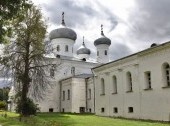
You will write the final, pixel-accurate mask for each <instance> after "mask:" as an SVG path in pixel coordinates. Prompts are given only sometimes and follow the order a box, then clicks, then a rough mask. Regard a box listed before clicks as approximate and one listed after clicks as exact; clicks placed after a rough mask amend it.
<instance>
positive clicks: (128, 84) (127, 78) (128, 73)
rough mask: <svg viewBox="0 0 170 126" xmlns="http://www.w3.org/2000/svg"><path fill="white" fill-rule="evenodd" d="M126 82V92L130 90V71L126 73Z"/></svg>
mask: <svg viewBox="0 0 170 126" xmlns="http://www.w3.org/2000/svg"><path fill="white" fill-rule="evenodd" d="M126 82H127V92H131V91H132V75H131V73H130V72H127V73H126Z"/></svg>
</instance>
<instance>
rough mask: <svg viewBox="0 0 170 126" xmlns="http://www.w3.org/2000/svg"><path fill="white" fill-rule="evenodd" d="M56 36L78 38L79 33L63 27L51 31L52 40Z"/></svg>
mask: <svg viewBox="0 0 170 126" xmlns="http://www.w3.org/2000/svg"><path fill="white" fill-rule="evenodd" d="M56 38H68V39H72V40H76V39H77V34H76V32H75V31H73V30H72V29H70V28H67V27H62V28H58V29H55V30H53V31H51V32H50V40H52V39H56Z"/></svg>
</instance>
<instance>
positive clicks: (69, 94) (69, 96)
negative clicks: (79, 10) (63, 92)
mask: <svg viewBox="0 0 170 126" xmlns="http://www.w3.org/2000/svg"><path fill="white" fill-rule="evenodd" d="M67 93H68V97H67V99H68V100H70V90H68V91H67Z"/></svg>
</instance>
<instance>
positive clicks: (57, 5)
mask: <svg viewBox="0 0 170 126" xmlns="http://www.w3.org/2000/svg"><path fill="white" fill-rule="evenodd" d="M43 6H44V7H45V9H46V11H48V12H50V15H49V17H50V20H51V21H52V23H54V24H60V23H61V13H62V11H64V12H65V22H66V25H67V26H69V27H75V26H76V25H84V23H85V21H86V20H87V18H89V20H90V19H91V18H92V17H94V15H96V13H97V12H96V11H95V10H94V9H93V8H92V6H86V5H84V6H83V7H80V6H78V4H75V2H74V1H72V0H57V1H54V3H53V4H52V5H45V4H44V5H43Z"/></svg>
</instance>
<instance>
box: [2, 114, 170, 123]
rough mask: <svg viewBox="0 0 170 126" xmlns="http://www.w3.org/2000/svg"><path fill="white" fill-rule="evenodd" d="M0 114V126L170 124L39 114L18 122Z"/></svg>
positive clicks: (92, 116) (14, 115)
mask: <svg viewBox="0 0 170 126" xmlns="http://www.w3.org/2000/svg"><path fill="white" fill-rule="evenodd" d="M2 114H4V112H3V113H2V112H1V113H0V124H1V125H2V126H31V125H34V126H170V124H165V123H158V122H146V121H134V120H126V119H115V118H107V117H99V116H95V115H89V114H84V115H80V114H59V113H41V114H38V115H37V116H33V117H30V118H24V119H23V121H24V122H19V118H18V114H15V113H7V115H8V116H7V118H5V117H3V116H2Z"/></svg>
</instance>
